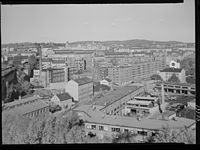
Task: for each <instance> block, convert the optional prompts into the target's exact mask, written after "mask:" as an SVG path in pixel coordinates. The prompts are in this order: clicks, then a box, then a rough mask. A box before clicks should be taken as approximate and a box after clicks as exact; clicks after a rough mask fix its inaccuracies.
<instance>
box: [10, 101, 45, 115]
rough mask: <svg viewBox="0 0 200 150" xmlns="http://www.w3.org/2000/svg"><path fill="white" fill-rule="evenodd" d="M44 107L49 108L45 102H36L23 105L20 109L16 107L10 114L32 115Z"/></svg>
mask: <svg viewBox="0 0 200 150" xmlns="http://www.w3.org/2000/svg"><path fill="white" fill-rule="evenodd" d="M44 107H48V104H46V103H45V102H43V101H36V102H34V103H29V104H26V105H22V106H20V107H16V108H14V109H11V110H8V113H18V114H20V115H24V114H27V113H30V112H32V111H36V110H38V109H41V108H44Z"/></svg>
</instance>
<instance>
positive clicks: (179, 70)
mask: <svg viewBox="0 0 200 150" xmlns="http://www.w3.org/2000/svg"><path fill="white" fill-rule="evenodd" d="M181 71H182V68H165V69H163V70H160V72H181Z"/></svg>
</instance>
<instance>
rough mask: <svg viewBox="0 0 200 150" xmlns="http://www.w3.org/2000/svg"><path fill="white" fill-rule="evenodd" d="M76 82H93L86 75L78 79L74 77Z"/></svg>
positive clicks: (82, 83)
mask: <svg viewBox="0 0 200 150" xmlns="http://www.w3.org/2000/svg"><path fill="white" fill-rule="evenodd" d="M74 81H75V82H76V83H78V85H84V84H87V83H90V82H93V81H92V80H91V79H90V78H88V77H83V78H79V79H75V80H74Z"/></svg>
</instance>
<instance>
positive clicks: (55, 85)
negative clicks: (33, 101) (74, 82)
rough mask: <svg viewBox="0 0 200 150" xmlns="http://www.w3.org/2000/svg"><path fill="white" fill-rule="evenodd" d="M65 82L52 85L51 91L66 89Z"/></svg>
mask: <svg viewBox="0 0 200 150" xmlns="http://www.w3.org/2000/svg"><path fill="white" fill-rule="evenodd" d="M65 87H66V83H65V82H57V83H50V87H49V88H50V89H65Z"/></svg>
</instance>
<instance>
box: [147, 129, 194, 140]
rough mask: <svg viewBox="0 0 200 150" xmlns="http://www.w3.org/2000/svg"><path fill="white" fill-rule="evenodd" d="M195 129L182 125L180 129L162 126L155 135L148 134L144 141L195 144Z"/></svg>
mask: <svg viewBox="0 0 200 150" xmlns="http://www.w3.org/2000/svg"><path fill="white" fill-rule="evenodd" d="M195 139H196V137H195V131H193V130H192V129H188V128H187V127H183V128H180V129H171V128H169V126H165V127H164V126H163V127H162V129H161V130H160V131H159V132H158V133H157V134H156V135H155V136H152V135H150V136H148V137H147V138H146V139H145V141H146V143H185V144H195Z"/></svg>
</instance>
